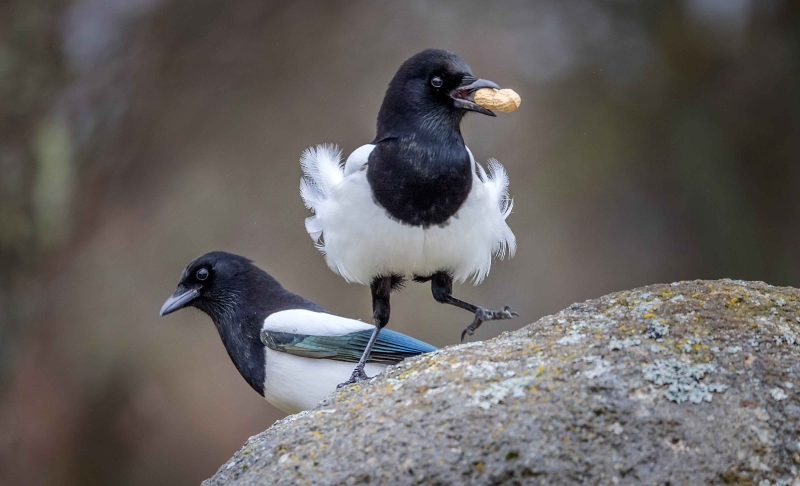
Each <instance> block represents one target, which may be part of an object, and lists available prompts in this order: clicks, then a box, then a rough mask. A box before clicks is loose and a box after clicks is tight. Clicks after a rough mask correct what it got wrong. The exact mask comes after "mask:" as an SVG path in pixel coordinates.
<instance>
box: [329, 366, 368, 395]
mask: <svg viewBox="0 0 800 486" xmlns="http://www.w3.org/2000/svg"><path fill="white" fill-rule="evenodd" d="M369 379H370V377H369V376H367V373H366V372H365V371H364V366H360V365H357V366H356V369H354V370H353V374H352V375H350V379H349V380H347V381H345V382H344V383H339V384H338V385H336V389H337V390H338V389H339V388H343V387H346V386H347V385H352V384H354V383H358V382H361V381H367V380H369Z"/></svg>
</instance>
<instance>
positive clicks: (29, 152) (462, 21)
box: [0, 0, 800, 485]
mask: <svg viewBox="0 0 800 486" xmlns="http://www.w3.org/2000/svg"><path fill="white" fill-rule="evenodd" d="M798 20H800V12H799V11H798V3H797V2H790V1H780V0H684V1H679V2H666V1H655V0H654V1H649V2H637V1H631V0H617V1H591V0H578V1H540V2H503V3H497V4H494V5H492V4H490V3H488V2H482V1H480V2H479V1H471V2H465V1H455V0H452V1H448V2H435V3H434V2H423V1H413V2H388V1H380V2H379V1H361V2H355V1H353V2H326V3H324V4H323V3H322V2H319V3H317V2H311V1H287V2H270V1H261V0H235V1H234V0H230V1H226V2H219V1H211V0H199V1H198V0H5V1H4V2H2V3H0V268H1V269H2V270H0V275H2V278H0V326H1V327H0V484H2V485H12V484H13V485H22V484H81V485H91V484H197V483H198V482H199V481H200V480H202V479H203V478H206V477H208V476H210V475H211V474H212V473H213V472H214V470H215V469H216V468H217V467H218V466H220V465H221V464H222V463H223V462H224V461H225V460H226V459H227V458H228V457H229V456H230V455H231V454H232V453H233V452H234V451H235V450H236V449H238V448H239V447H240V446H241V445H242V444H243V442H244V441H245V440H246V439H247V438H248V437H249V436H251V435H254V434H256V433H258V432H260V431H262V430H264V429H265V428H266V427H268V426H269V425H270V424H271V423H272V422H273V421H274V420H276V419H277V418H279V417H281V413H280V412H278V411H277V410H275V409H274V408H272V407H271V406H270V405H268V404H267V403H266V402H264V401H263V399H262V398H261V397H259V396H258V395H257V394H256V393H254V392H253V391H252V390H251V389H250V388H249V387H248V386H247V385H246V383H245V382H244V380H242V379H241V378H240V377H239V375H238V374H237V372H236V370H235V369H234V367H233V366H232V365H231V363H230V361H229V359H228V356H227V355H226V353H225V350H224V348H223V347H222V344H221V343H220V341H219V338H218V336H217V334H216V330H215V329H214V327H213V325H212V324H211V322H210V321H209V320H208V319H207V318H206V317H205V316H204V315H202V314H200V313H199V312H196V311H184V312H180V313H178V314H175V315H171V316H169V317H168V318H159V317H158V309H159V307H160V305H161V304H162V302H163V301H164V299H165V298H166V297H167V296H168V295H169V294H170V293H171V292H172V291H173V290H174V286H175V284H176V283H177V280H178V277H179V275H180V272H181V271H182V269H183V267H184V266H185V265H186V264H187V263H188V262H189V261H190V260H191V259H192V258H194V257H196V256H198V255H200V254H201V253H204V252H206V251H209V250H214V249H223V250H227V251H231V252H235V253H240V254H244V255H247V256H249V257H251V258H253V259H254V260H255V261H256V263H257V264H259V265H260V266H261V267H262V268H264V269H266V270H267V271H269V272H270V273H272V274H273V275H274V276H275V277H277V278H278V279H279V280H280V281H282V282H283V283H284V285H285V286H286V287H288V288H290V289H292V290H295V291H297V292H299V293H301V294H303V295H304V296H306V297H308V298H310V299H312V300H314V301H316V302H318V303H319V304H321V305H323V306H325V307H327V308H329V309H331V310H333V311H336V312H338V313H341V314H343V315H346V316H350V317H356V318H361V319H367V318H369V316H370V314H371V311H370V300H369V292H368V290H367V289H366V288H363V287H360V286H355V285H347V284H345V283H344V282H343V280H341V279H340V278H339V277H337V276H336V275H334V274H333V273H332V272H331V271H329V270H328V269H327V267H326V266H325V264H324V262H323V259H322V257H321V256H320V255H319V254H318V253H317V251H316V250H315V249H314V246H313V245H312V242H311V240H310V239H309V237H308V236H307V235H306V233H305V231H304V229H303V218H304V217H305V216H306V215H307V211H306V210H305V208H304V207H303V204H302V202H301V200H300V197H299V195H298V182H299V178H300V168H299V164H298V158H299V156H300V153H301V151H302V150H303V149H304V148H306V147H308V146H310V145H313V144H316V143H321V142H335V143H338V144H339V145H340V146H341V147H342V148H343V149H344V150H345V152H346V153H349V151H351V150H353V149H354V148H356V147H357V146H359V145H361V144H363V143H366V142H368V141H370V140H371V139H372V137H373V135H374V123H375V117H376V114H377V110H378V107H379V105H380V102H381V99H382V96H383V92H384V89H385V87H386V85H387V83H388V81H389V79H390V78H391V76H392V75H393V73H394V71H395V70H396V68H397V67H398V66H399V64H400V63H401V62H402V61H403V60H405V59H406V58H407V57H409V56H410V55H411V54H413V53H415V52H417V51H419V50H421V49H423V48H426V47H441V48H445V49H449V50H452V51H454V52H456V53H458V54H460V55H461V56H463V57H464V58H465V59H466V60H467V62H468V63H469V64H470V65H471V66H472V68H473V70H474V72H475V73H476V74H477V75H478V76H481V77H485V78H488V79H492V80H494V81H496V82H498V83H500V84H501V85H503V86H506V87H512V88H514V89H515V90H516V91H518V92H519V93H520V95H521V96H522V99H523V104H522V107H521V109H520V110H519V111H517V112H515V113H513V114H511V115H501V116H499V117H498V118H496V119H490V118H488V117H481V116H470V117H468V118H467V119H466V121H465V122H464V125H463V132H464V136H465V139H466V140H467V143H468V144H469V145H470V147H471V149H472V151H473V152H474V153H475V155H476V158H478V159H479V160H486V159H487V158H489V157H496V158H498V159H499V160H500V161H501V162H502V163H503V164H504V165H505V167H506V168H507V169H508V171H509V173H510V176H511V192H512V194H513V196H514V198H515V203H516V205H515V212H514V214H512V216H511V217H510V219H509V222H510V225H511V227H512V228H513V230H514V232H515V233H516V235H517V238H518V242H519V251H518V254H517V257H516V258H515V259H514V260H512V261H511V262H502V263H498V264H496V266H495V267H494V268H493V271H492V274H491V276H490V277H489V279H488V280H487V281H486V282H485V283H484V284H483V285H481V286H480V287H476V288H473V287H470V286H460V287H459V288H458V289H457V295H459V296H462V297H464V298H467V299H468V300H471V301H475V302H478V303H483V304H485V305H489V306H500V305H503V304H510V305H512V306H513V307H514V308H515V309H516V310H518V311H519V312H520V314H521V317H520V318H518V319H516V320H514V321H512V322H503V323H491V324H488V325H486V326H484V327H483V328H482V329H481V330H480V332H479V333H478V335H477V336H476V338H479V339H485V338H489V337H492V336H494V335H496V334H498V333H500V332H501V331H503V330H509V329H515V328H517V327H520V326H522V325H524V324H526V323H528V322H531V321H533V320H535V319H537V318H539V317H541V316H542V315H546V314H549V313H553V312H555V311H558V310H560V309H561V308H563V307H565V306H567V305H569V304H570V303H572V302H575V301H581V300H584V299H587V298H592V297H597V296H600V295H602V294H605V293H608V292H612V291H615V290H621V289H628V288H632V287H636V286H641V285H645V284H652V283H657V282H669V281H675V280H681V279H693V278H701V277H702V278H719V277H733V278H741V279H753V280H764V281H767V282H769V283H772V284H777V285H793V286H800V253H799V252H798V248H800V184H799V183H800V164H798V154H800V90H798V87H800V84H798V81H800V22H798ZM468 321H469V316H468V315H467V314H466V313H464V312H461V311H458V310H456V309H453V308H445V307H442V306H440V305H439V304H436V303H435V302H434V301H433V299H432V298H431V297H430V294H429V289H428V287H427V286H422V285H409V286H408V288H407V289H406V290H405V291H404V292H403V293H402V294H400V295H398V296H396V297H395V298H394V300H393V314H392V322H391V327H392V328H393V329H396V330H399V331H403V332H406V333H410V334H412V335H414V336H416V337H418V338H422V339H425V340H427V341H429V342H431V343H433V344H435V345H438V346H444V345H448V344H452V343H454V342H456V341H457V339H458V336H459V333H460V331H461V329H462V328H463V327H464V326H465V325H466V324H467V323H468Z"/></svg>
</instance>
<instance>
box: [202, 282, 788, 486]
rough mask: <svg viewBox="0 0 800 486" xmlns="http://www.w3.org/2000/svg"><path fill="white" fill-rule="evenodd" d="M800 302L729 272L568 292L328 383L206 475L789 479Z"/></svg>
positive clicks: (235, 480)
mask: <svg viewBox="0 0 800 486" xmlns="http://www.w3.org/2000/svg"><path fill="white" fill-rule="evenodd" d="M799 316H800V291H798V290H797V289H793V288H780V287H771V286H769V285H766V284H763V283H760V282H742V281H733V280H721V281H693V282H679V283H674V284H667V285H653V286H650V287H645V288H641V289H636V290H631V291H627V292H619V293H616V294H611V295H608V296H605V297H601V298H599V299H595V300H590V301H587V302H584V303H580V304H573V305H571V306H570V307H569V308H567V309H565V310H564V311H562V312H559V313H558V314H555V315H552V316H547V317H544V318H542V319H540V320H539V321H537V322H535V323H533V324H530V325H528V326H525V327H524V328H522V329H520V330H519V331H515V332H511V333H504V334H503V335H501V336H499V337H497V338H495V339H492V340H489V341H485V342H480V343H469V344H467V345H460V346H452V347H448V348H444V349H441V350H439V351H437V352H435V353H431V354H428V355H424V356H419V357H416V358H414V359H410V360H406V361H404V362H402V363H400V364H399V365H397V366H392V367H390V368H388V369H387V370H386V371H385V372H384V373H382V374H381V375H380V376H378V377H376V378H375V379H373V380H371V381H369V382H367V383H362V384H359V385H355V386H350V387H347V388H345V389H343V390H339V391H337V392H336V393H335V394H333V395H332V396H330V397H328V398H327V399H326V400H324V401H323V402H322V403H321V404H320V405H319V406H318V407H317V408H316V409H314V410H312V411H309V412H305V413H303V414H298V415H295V416H292V417H289V418H287V419H284V420H282V421H280V422H277V423H275V424H274V425H273V426H272V427H270V428H269V429H268V430H267V431H265V432H263V433H262V434H259V435H257V436H255V437H252V438H251V439H250V440H249V441H248V442H247V443H246V444H245V446H244V448H243V449H242V450H241V451H239V452H238V453H236V455H235V456H234V457H233V458H232V459H231V460H230V461H228V462H227V463H226V464H225V465H223V466H222V467H221V468H220V469H219V470H218V471H217V473H216V475H215V476H214V477H213V478H211V479H209V480H207V481H206V482H205V483H204V484H206V485H207V486H217V485H255V484H413V483H424V484H576V483H586V484H617V483H619V484H666V483H669V484H750V485H756V484H770V485H775V484H783V485H800V480H798V479H797V478H798V474H800V470H799V469H798V468H800V439H798V433H800V429H798V425H797V424H798V423H800V401H799V400H798V396H797V389H796V388H795V384H797V383H800V343H798V336H800V325H799V324H798V321H797V317H799Z"/></svg>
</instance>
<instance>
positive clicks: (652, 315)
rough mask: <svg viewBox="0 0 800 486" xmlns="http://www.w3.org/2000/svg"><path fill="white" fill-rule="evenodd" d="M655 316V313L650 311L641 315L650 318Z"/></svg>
mask: <svg viewBox="0 0 800 486" xmlns="http://www.w3.org/2000/svg"><path fill="white" fill-rule="evenodd" d="M655 316H656V315H655V314H653V313H652V312H648V313H647V314H645V315H644V316H642V317H644V318H645V319H650V318H651V317H655Z"/></svg>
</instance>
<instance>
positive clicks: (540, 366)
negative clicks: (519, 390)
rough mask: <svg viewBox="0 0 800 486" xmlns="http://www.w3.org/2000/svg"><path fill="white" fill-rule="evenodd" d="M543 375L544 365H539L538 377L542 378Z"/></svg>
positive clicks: (537, 369)
mask: <svg viewBox="0 0 800 486" xmlns="http://www.w3.org/2000/svg"><path fill="white" fill-rule="evenodd" d="M542 373H544V365H539V367H538V368H536V377H537V378H538V377H540V376H541V375H542Z"/></svg>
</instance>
